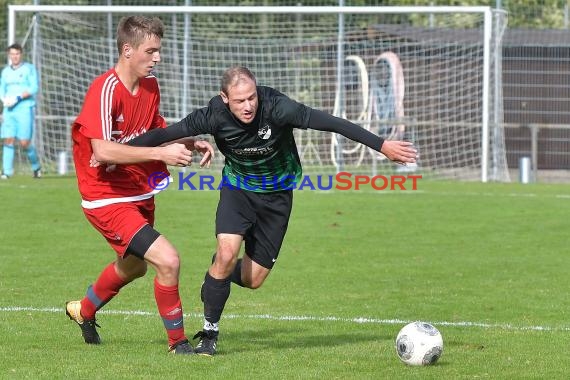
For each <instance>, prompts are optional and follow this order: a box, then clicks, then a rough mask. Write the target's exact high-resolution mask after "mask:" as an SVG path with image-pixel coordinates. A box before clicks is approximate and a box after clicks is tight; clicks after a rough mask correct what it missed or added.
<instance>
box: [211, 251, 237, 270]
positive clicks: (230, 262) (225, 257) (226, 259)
mask: <svg viewBox="0 0 570 380" xmlns="http://www.w3.org/2000/svg"><path fill="white" fill-rule="evenodd" d="M237 260H238V258H237V255H235V254H234V253H233V252H231V251H229V250H221V251H218V253H217V254H216V256H215V258H214V262H213V264H214V265H215V266H217V267H218V268H223V269H227V270H232V269H233V268H234V266H235V265H236V263H237Z"/></svg>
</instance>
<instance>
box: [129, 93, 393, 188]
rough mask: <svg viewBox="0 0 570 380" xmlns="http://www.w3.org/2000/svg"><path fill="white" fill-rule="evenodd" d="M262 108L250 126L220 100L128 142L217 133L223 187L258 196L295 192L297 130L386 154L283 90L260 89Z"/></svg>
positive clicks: (352, 127) (374, 139)
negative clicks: (324, 134) (331, 134)
mask: <svg viewBox="0 0 570 380" xmlns="http://www.w3.org/2000/svg"><path fill="white" fill-rule="evenodd" d="M257 96H258V109H257V113H256V115H255V118H254V120H253V121H252V122H251V123H250V124H243V123H242V122H241V121H240V120H238V119H237V118H236V117H235V116H234V115H233V114H232V113H231V111H230V109H229V108H228V106H227V105H226V104H225V103H224V102H223V100H222V98H221V96H215V97H213V98H212V99H211V100H210V102H209V104H208V106H207V107H204V108H201V109H198V110H196V111H194V112H192V113H191V114H189V115H188V116H186V117H185V118H184V119H182V120H181V121H179V122H177V123H174V124H173V125H171V126H169V127H167V128H155V129H152V130H151V131H148V132H146V133H144V134H143V135H140V136H138V137H136V138H134V139H132V140H130V141H129V142H128V144H129V145H134V146H157V145H160V144H163V143H166V142H168V141H174V140H177V139H180V138H183V137H189V136H197V135H206V134H208V135H213V136H214V139H215V140H216V144H217V146H218V149H219V150H220V152H222V154H223V155H224V156H225V158H226V160H225V165H224V168H223V170H222V173H223V179H222V180H223V181H224V183H223V185H224V186H225V185H227V186H235V187H238V188H240V189H244V190H250V191H256V192H264V193H265V192H274V191H279V190H284V189H291V188H294V184H298V183H300V180H301V177H302V170H301V160H300V159H299V154H298V152H297V146H296V145H295V139H294V138H293V129H294V128H300V129H307V128H311V129H315V130H318V131H328V132H334V133H340V134H341V135H343V136H345V137H347V138H349V139H351V140H353V141H357V142H359V143H362V144H364V145H366V146H368V147H369V148H371V149H374V150H376V151H381V148H382V144H383V143H384V139H382V138H381V137H379V136H377V135H375V134H373V133H371V132H370V131H368V130H366V129H364V128H362V127H360V126H358V125H356V124H354V123H351V122H350V121H348V120H344V119H342V118H338V117H335V116H332V115H329V114H327V113H325V112H322V111H319V110H316V109H312V108H310V107H307V106H305V105H303V104H301V103H297V102H296V101H294V100H292V99H290V98H289V97H287V96H286V95H283V94H282V93H280V92H279V91H277V90H275V89H273V88H270V87H264V86H257Z"/></svg>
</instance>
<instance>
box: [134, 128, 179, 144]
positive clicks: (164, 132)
mask: <svg viewBox="0 0 570 380" xmlns="http://www.w3.org/2000/svg"><path fill="white" fill-rule="evenodd" d="M188 136H189V135H188V132H187V131H186V128H185V127H184V125H183V124H181V123H176V124H174V125H171V126H169V127H166V128H155V129H151V130H150V131H148V132H146V133H143V134H142V135H140V136H137V137H135V138H134V139H132V140H130V141H129V142H128V143H127V145H131V146H159V145H162V144H165V143H168V142H172V141H175V140H179V139H182V138H185V137H188Z"/></svg>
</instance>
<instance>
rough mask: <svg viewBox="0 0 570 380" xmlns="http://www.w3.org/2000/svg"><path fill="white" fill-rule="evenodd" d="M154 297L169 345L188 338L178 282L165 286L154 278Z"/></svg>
mask: <svg viewBox="0 0 570 380" xmlns="http://www.w3.org/2000/svg"><path fill="white" fill-rule="evenodd" d="M154 298H155V299H156V305H157V306H158V312H159V314H160V316H161V318H162V322H163V323H164V328H166V333H167V334H168V345H169V346H172V345H174V344H175V343H177V342H179V341H181V340H184V339H186V336H185V335H184V316H183V313H182V301H181V300H180V294H179V293H178V284H176V285H174V286H164V285H161V284H159V283H158V281H157V280H156V278H155V279H154Z"/></svg>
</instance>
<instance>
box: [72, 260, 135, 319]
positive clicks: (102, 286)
mask: <svg viewBox="0 0 570 380" xmlns="http://www.w3.org/2000/svg"><path fill="white" fill-rule="evenodd" d="M126 284H127V283H126V282H125V281H124V280H123V279H122V278H120V277H119V275H118V274H117V272H116V271H115V263H114V262H112V263H111V264H109V265H107V267H105V269H103V272H101V274H100V275H99V278H98V279H97V281H95V283H94V284H92V285H89V287H88V288H87V294H86V295H85V297H84V298H83V299H82V300H81V315H82V316H83V318H85V319H93V318H95V312H96V311H97V310H99V309H101V308H102V307H103V306H104V305H105V304H106V303H107V302H109V301H110V300H111V299H112V298H113V297H114V296H115V295H117V293H119V290H120V289H121V288H122V287H123V286H125V285H126Z"/></svg>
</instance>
